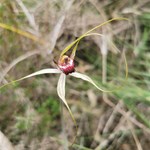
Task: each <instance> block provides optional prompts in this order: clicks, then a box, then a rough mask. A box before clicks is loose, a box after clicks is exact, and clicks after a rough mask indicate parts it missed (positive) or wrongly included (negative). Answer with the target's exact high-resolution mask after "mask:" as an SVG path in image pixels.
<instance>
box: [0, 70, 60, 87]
mask: <svg viewBox="0 0 150 150" xmlns="http://www.w3.org/2000/svg"><path fill="white" fill-rule="evenodd" d="M48 73H61V71H60V70H58V69H53V68H52V69H51V68H50V69H42V70H40V71H37V72H34V73H32V74H29V75H27V76H25V77H23V78H20V79H18V80H13V81H11V82H9V83H7V84H4V85H2V86H1V87H0V89H1V88H3V87H5V86H7V85H10V84H13V83H16V82H18V81H21V80H24V79H26V78H30V77H33V76H37V75H40V74H48Z"/></svg>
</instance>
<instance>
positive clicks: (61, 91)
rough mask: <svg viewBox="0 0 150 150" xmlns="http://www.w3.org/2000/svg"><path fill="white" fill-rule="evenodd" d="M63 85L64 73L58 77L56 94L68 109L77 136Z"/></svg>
mask: <svg viewBox="0 0 150 150" xmlns="http://www.w3.org/2000/svg"><path fill="white" fill-rule="evenodd" d="M65 84H66V75H65V74H64V73H61V75H60V77H59V80H58V84H57V93H58V96H59V97H60V99H61V100H62V101H63V103H64V104H65V106H66V107H67V109H68V111H69V113H70V116H71V118H72V120H73V122H74V125H75V126H76V136H77V124H76V121H75V119H74V116H73V114H72V112H71V109H70V107H69V106H68V104H67V101H66V98H65ZM76 136H75V138H74V141H73V143H74V142H75V139H76ZM73 143H72V144H73Z"/></svg>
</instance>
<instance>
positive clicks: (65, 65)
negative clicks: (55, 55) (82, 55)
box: [58, 55, 75, 75]
mask: <svg viewBox="0 0 150 150" xmlns="http://www.w3.org/2000/svg"><path fill="white" fill-rule="evenodd" d="M58 67H59V69H60V70H61V71H62V72H63V73H65V74H66V75H68V74H69V73H72V72H74V71H75V66H74V60H73V59H72V58H70V57H68V56H67V55H63V56H62V57H61V58H60V59H59V61H58Z"/></svg>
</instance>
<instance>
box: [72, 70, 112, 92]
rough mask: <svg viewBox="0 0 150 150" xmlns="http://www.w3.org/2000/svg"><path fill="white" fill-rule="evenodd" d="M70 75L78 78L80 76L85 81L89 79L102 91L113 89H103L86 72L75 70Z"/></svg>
mask: <svg viewBox="0 0 150 150" xmlns="http://www.w3.org/2000/svg"><path fill="white" fill-rule="evenodd" d="M70 75H71V76H73V77H76V78H80V79H82V80H84V81H87V82H89V83H91V84H93V85H94V86H95V87H96V88H97V89H98V90H100V91H102V92H112V91H107V90H104V89H101V88H100V87H98V86H97V85H96V83H95V82H94V81H93V80H92V79H91V78H90V77H89V76H87V75H85V74H82V73H78V72H73V73H71V74H70Z"/></svg>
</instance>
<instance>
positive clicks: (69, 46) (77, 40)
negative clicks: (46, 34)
mask: <svg viewBox="0 0 150 150" xmlns="http://www.w3.org/2000/svg"><path fill="white" fill-rule="evenodd" d="M116 20H127V21H129V20H128V19H127V18H112V19H110V20H108V21H105V22H103V23H101V24H99V25H97V26H96V27H94V28H92V29H91V30H89V31H87V32H86V33H84V34H82V35H81V36H80V37H79V38H77V39H76V40H75V41H73V42H72V43H71V44H69V45H68V46H67V47H66V48H65V49H64V50H63V51H62V52H61V54H60V57H61V56H63V55H64V54H65V53H66V52H67V51H69V50H70V49H71V47H72V46H73V45H75V44H76V43H77V42H79V41H80V40H81V39H83V38H84V37H86V36H89V33H91V32H92V31H94V30H96V29H98V28H100V27H102V26H104V25H106V24H108V23H110V22H112V21H116ZM77 45H78V44H77Z"/></svg>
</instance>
